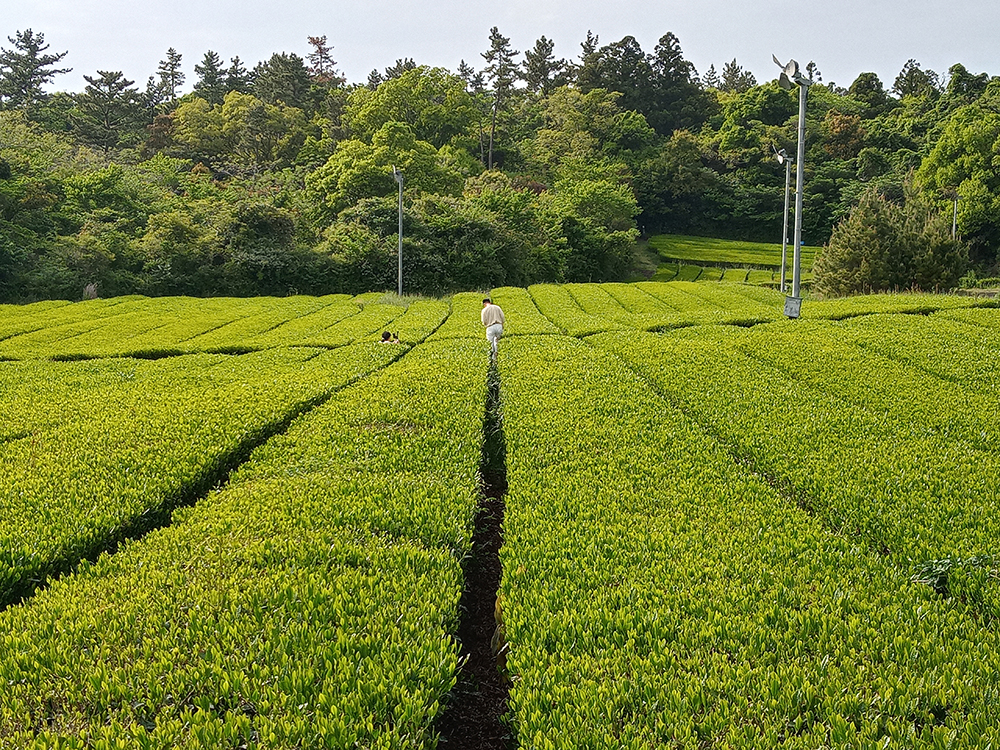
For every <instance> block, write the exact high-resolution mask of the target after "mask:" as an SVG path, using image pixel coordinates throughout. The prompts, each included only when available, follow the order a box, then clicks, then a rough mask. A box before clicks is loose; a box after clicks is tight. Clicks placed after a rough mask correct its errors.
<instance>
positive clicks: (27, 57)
mask: <svg viewBox="0 0 1000 750" xmlns="http://www.w3.org/2000/svg"><path fill="white" fill-rule="evenodd" d="M7 40H8V41H9V42H10V43H11V44H13V45H14V48H13V49H6V48H0V106H3V107H4V108H6V109H26V108H28V107H31V106H32V105H33V104H36V103H38V102H41V101H44V100H45V99H46V95H45V92H43V91H42V86H44V85H45V84H46V83H48V82H49V81H51V80H52V79H53V78H54V77H55V76H57V75H61V74H63V73H69V72H70V71H71V70H72V68H53V67H52V66H53V65H55V64H56V63H58V62H59V61H60V60H62V59H63V58H64V57H66V54H67V53H66V52H59V53H56V54H53V55H47V54H44V53H45V51H46V50H47V49H48V48H49V45H48V44H45V35H44V34H36V33H34V32H33V31H32V30H31V29H26V30H25V31H18V32H16V33H15V34H14V36H9V37H7Z"/></svg>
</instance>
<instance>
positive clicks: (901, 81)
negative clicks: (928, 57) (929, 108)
mask: <svg viewBox="0 0 1000 750" xmlns="http://www.w3.org/2000/svg"><path fill="white" fill-rule="evenodd" d="M938 85H939V79H938V74H937V73H935V72H934V71H933V70H921V69H920V63H918V62H917V61H916V60H914V59H912V58H911V59H909V60H907V61H906V65H904V66H903V69H902V70H901V71H899V75H898V76H896V80H895V81H893V84H892V90H893V92H894V93H895V94H896V96H898V97H899V98H900V99H902V98H903V97H904V96H914V97H917V98H927V97H931V96H935V95H936V94H937V93H938Z"/></svg>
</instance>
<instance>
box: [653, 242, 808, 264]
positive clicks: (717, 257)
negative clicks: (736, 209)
mask: <svg viewBox="0 0 1000 750" xmlns="http://www.w3.org/2000/svg"><path fill="white" fill-rule="evenodd" d="M649 246H650V247H652V248H654V249H655V250H656V251H657V252H658V253H659V254H660V257H661V258H662V259H663V260H664V261H679V260H684V261H697V262H698V263H707V264H720V265H729V266H743V267H749V266H757V267H760V268H780V267H781V244H780V243H777V244H771V243H767V242H742V241H740V240H718V239H713V238H711V237H688V236H685V235H679V234H658V235H656V236H654V237H650V238H649ZM816 251H817V248H815V247H803V248H802V261H801V262H802V268H803V270H811V269H812V266H813V260H814V259H815V257H816ZM791 264H792V246H791V245H789V246H788V267H789V269H791Z"/></svg>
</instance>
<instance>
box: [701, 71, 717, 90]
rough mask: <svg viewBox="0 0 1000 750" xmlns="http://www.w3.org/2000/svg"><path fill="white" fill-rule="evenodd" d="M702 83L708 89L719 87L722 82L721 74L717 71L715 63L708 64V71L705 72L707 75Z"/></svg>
mask: <svg viewBox="0 0 1000 750" xmlns="http://www.w3.org/2000/svg"><path fill="white" fill-rule="evenodd" d="M701 82H702V84H703V85H704V87H705V88H706V89H717V88H719V85H720V84H721V83H722V82H721V81H720V80H719V74H718V73H716V72H715V65H709V66H708V72H706V73H705V77H704V78H702V79H701Z"/></svg>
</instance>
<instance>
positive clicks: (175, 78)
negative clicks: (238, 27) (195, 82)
mask: <svg viewBox="0 0 1000 750" xmlns="http://www.w3.org/2000/svg"><path fill="white" fill-rule="evenodd" d="M181 59H182V55H181V53H180V52H178V51H177V50H175V49H174V48H173V47H170V48H169V49H168V50H167V59H166V60H160V64H159V67H157V68H156V72H157V74H158V75H159V76H160V87H161V88H162V89H163V96H164V98H165V99H167V100H168V101H170V103H171V104H173V103H174V102H176V101H177V92H178V91H180V88H181V86H182V85H184V78H185V76H184V73H183V72H182V71H181Z"/></svg>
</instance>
